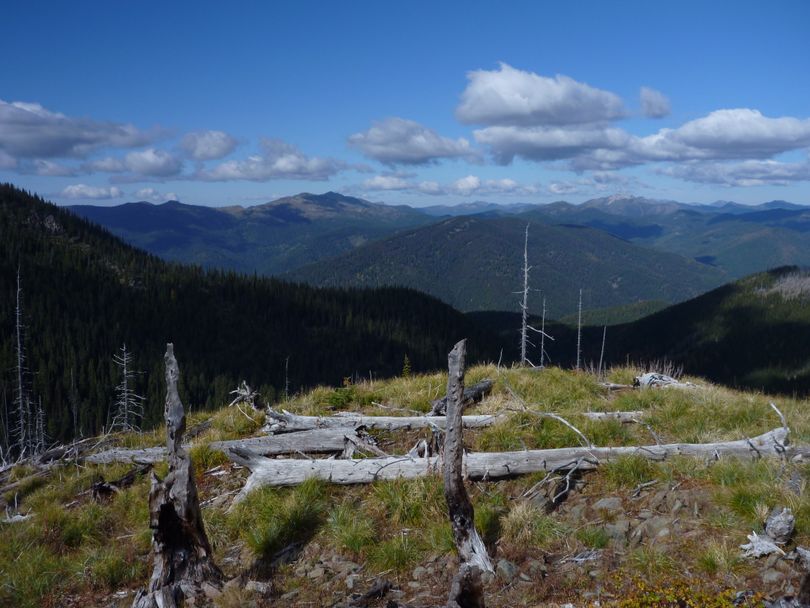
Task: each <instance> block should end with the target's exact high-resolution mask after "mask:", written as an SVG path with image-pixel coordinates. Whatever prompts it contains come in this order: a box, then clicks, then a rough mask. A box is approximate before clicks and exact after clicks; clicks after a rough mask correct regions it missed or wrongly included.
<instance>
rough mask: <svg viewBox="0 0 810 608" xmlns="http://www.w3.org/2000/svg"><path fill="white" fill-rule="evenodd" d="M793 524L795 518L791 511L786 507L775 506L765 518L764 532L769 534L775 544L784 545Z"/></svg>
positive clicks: (790, 533) (791, 531)
mask: <svg viewBox="0 0 810 608" xmlns="http://www.w3.org/2000/svg"><path fill="white" fill-rule="evenodd" d="M795 526H796V518H795V517H793V512H792V511H791V510H790V509H789V508H788V507H784V508H783V509H778V508H777V509H774V510H773V511H772V512H771V514H770V515H769V516H768V519H767V520H765V534H767V535H768V536H770V537H771V539H772V540H773V542H775V543H776V544H778V545H784V544H785V543H786V542H788V541H789V540H790V537H791V536H792V535H793V529H794V528H795Z"/></svg>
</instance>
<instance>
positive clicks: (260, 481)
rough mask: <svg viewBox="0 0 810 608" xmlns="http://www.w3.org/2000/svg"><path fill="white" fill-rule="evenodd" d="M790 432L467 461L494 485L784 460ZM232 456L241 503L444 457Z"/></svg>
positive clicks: (470, 473) (387, 474)
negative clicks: (653, 467)
mask: <svg viewBox="0 0 810 608" xmlns="http://www.w3.org/2000/svg"><path fill="white" fill-rule="evenodd" d="M787 436H788V430H787V429H786V428H783V427H779V428H777V429H774V430H772V431H768V432H767V433H764V434H762V435H759V436H757V437H752V438H750V439H738V440H736V441H721V442H717V443H671V444H666V445H648V446H639V447H634V446H627V447H603V448H599V447H592V448H582V447H575V448H553V449H547V450H523V451H519V452H472V453H469V454H467V455H466V457H465V459H464V473H465V476H466V477H467V478H469V479H473V480H482V481H485V480H494V479H502V478H507V477H513V476H515V475H525V474H528V473H537V472H541V471H546V472H548V471H561V470H566V468H570V467H573V466H575V465H576V466H578V468H579V469H580V470H583V469H594V468H596V467H597V466H599V464H603V463H605V462H609V461H611V460H615V459H616V458H618V457H620V456H627V455H631V454H638V455H640V456H644V457H645V458H649V459H651V460H665V459H667V458H669V457H672V456H697V457H703V458H720V457H726V456H736V457H741V458H760V457H781V456H787V457H790V456H791V455H792V450H790V449H787V448H785V442H786V440H787ZM227 455H228V456H229V457H230V458H231V459H232V460H233V461H234V462H236V463H238V464H240V465H243V466H245V467H247V468H248V469H250V471H251V475H250V477H248V479H247V482H246V483H245V487H244V488H243V489H242V491H241V492H240V494H239V495H238V496H237V500H240V499H241V498H243V497H244V496H246V495H247V493H248V492H250V491H251V490H253V489H254V488H259V487H262V486H292V485H297V484H300V483H302V482H303V481H305V480H307V479H310V478H317V479H323V480H325V481H328V482H331V483H336V484H356V483H371V482H374V481H378V480H382V479H397V478H403V479H414V478H417V477H425V476H427V475H432V474H436V473H438V472H440V471H441V467H442V463H441V460H440V459H439V457H437V456H431V457H428V458H417V457H410V456H389V457H388V458H367V459H363V460H323V459H318V460H292V459H269V458H265V457H263V456H261V455H259V454H256V453H254V452H251V451H250V450H243V449H239V448H235V449H230V450H228V452H227Z"/></svg>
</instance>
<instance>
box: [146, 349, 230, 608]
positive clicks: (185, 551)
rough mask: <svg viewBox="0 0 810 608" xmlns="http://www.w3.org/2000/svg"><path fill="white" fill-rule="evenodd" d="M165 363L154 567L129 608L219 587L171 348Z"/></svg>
mask: <svg viewBox="0 0 810 608" xmlns="http://www.w3.org/2000/svg"><path fill="white" fill-rule="evenodd" d="M164 359H165V362H166V408H165V410H164V412H165V416H166V447H167V449H168V457H169V473H168V474H167V475H166V478H165V479H164V480H163V481H160V480H159V479H158V477H157V475H155V474H154V472H153V473H152V488H151V490H150V491H149V527H150V528H152V547H153V548H154V551H155V564H154V570H153V571H152V579H151V580H150V581H149V588H148V590H141V591H139V592H138V594H137V595H136V596H135V601H134V602H133V604H132V606H133V608H174V607H177V606H181V605H182V603H183V600H184V599H185V598H190V597H194V596H198V595H202V594H205V593H216V592H217V591H218V589H219V588H220V586H221V584H222V572H221V571H220V569H219V568H218V567H217V566H216V564H215V563H214V561H213V558H212V557H211V545H210V544H209V542H208V537H207V536H206V534H205V528H204V527H203V521H202V514H201V513H200V503H199V500H198V498H197V487H196V485H195V483H194V470H193V467H192V464H191V459H190V458H189V456H188V454H186V452H185V450H184V449H183V433H184V431H185V429H186V414H185V412H184V411H183V404H182V403H181V401H180V396H179V395H178V393H177V380H178V377H179V375H180V370H179V369H178V366H177V360H176V359H175V358H174V347H173V346H172V344H167V345H166V355H165V357H164Z"/></svg>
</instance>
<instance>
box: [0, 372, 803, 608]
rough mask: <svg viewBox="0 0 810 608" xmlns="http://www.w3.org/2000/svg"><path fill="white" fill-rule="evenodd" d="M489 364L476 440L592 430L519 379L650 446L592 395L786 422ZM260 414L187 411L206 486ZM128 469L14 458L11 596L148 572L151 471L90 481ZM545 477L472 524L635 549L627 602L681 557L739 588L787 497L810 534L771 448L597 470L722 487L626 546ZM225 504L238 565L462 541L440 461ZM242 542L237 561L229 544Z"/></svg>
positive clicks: (675, 588) (1, 572)
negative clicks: (294, 550)
mask: <svg viewBox="0 0 810 608" xmlns="http://www.w3.org/2000/svg"><path fill="white" fill-rule="evenodd" d="M635 373H637V370H634V369H632V368H620V369H616V370H611V372H610V373H609V378H610V379H611V380H612V381H616V382H624V383H626V382H628V381H630V380H631V379H632V376H633V375H634V374H635ZM484 377H489V378H492V379H493V380H494V381H495V385H494V389H493V392H492V395H491V396H489V397H488V398H486V399H485V400H484V401H483V403H481V404H478V405H476V406H474V407H472V408H471V410H470V413H483V412H488V413H493V412H503V411H507V412H509V418H508V419H507V420H506V421H504V422H501V423H499V424H497V425H495V426H492V427H489V428H486V429H481V430H479V431H467V432H465V442H466V444H467V447H468V449H470V450H488V451H494V450H499V451H500V450H522V449H527V448H528V449H533V448H550V447H566V446H575V445H579V443H580V441H579V438H578V437H577V435H576V434H575V433H573V432H572V431H571V430H570V429H568V428H567V427H565V426H564V425H562V424H560V423H559V422H558V421H555V420H553V419H549V418H544V417H541V416H537V415H535V414H533V413H531V412H528V411H520V410H521V409H522V408H523V403H520V402H517V401H515V400H514V399H512V398H511V396H510V394H509V389H512V390H514V391H515V392H516V393H517V394H518V395H520V396H521V398H522V400H523V402H525V406H526V407H527V408H529V409H531V410H537V411H552V412H555V413H558V414H560V415H562V416H564V417H565V418H566V419H567V420H569V421H570V422H572V423H573V424H575V425H576V426H577V427H578V428H579V429H581V430H582V431H583V432H584V433H585V435H586V436H587V437H588V438H589V439H590V440H591V441H592V442H593V443H594V444H596V445H603V446H622V445H649V444H652V443H654V440H653V437H652V435H651V434H650V432H649V430H648V429H647V428H645V427H644V426H643V425H638V424H621V423H618V422H616V421H601V422H597V421H591V420H589V419H587V418H585V417H584V416H583V415H582V414H583V412H587V411H620V410H643V411H644V412H645V417H644V421H645V422H646V423H648V424H649V425H650V426H651V428H652V429H653V430H654V431H655V433H656V434H658V435H659V436H660V437H661V439H662V440H663V441H666V442H670V441H673V442H674V441H701V442H702V441H719V440H724V439H738V438H741V437H744V436H750V435H755V434H759V433H762V432H764V431H767V430H769V429H771V428H774V427H776V426H778V425H779V420H778V418H777V417H776V415H775V414H774V413H773V411H772V410H771V409H770V407H769V406H768V401H769V399H768V398H767V397H766V396H764V395H761V394H757V393H740V392H735V391H730V390H726V389H724V388H721V387H716V386H711V385H708V384H705V383H703V382H702V381H700V380H696V379H692V380H693V381H695V382H697V383H699V384H701V385H702V386H703V388H701V389H697V390H686V391H681V390H649V391H628V392H623V393H619V394H615V395H607V394H606V392H605V391H604V390H603V389H602V388H600V387H599V385H598V383H597V382H596V380H595V378H594V377H593V376H591V375H588V374H586V373H582V372H571V371H564V370H559V369H555V368H547V369H544V370H539V371H538V370H519V369H500V370H498V369H497V368H496V367H495V366H492V365H489V366H479V367H474V368H472V369H471V370H470V371H469V373H468V376H467V380H468V382H469V383H472V382H475V381H478V380H480V379H483V378H484ZM445 386H446V376H445V375H444V374H429V375H422V376H411V377H409V378H397V379H394V380H391V381H386V382H380V381H364V382H358V383H356V384H348V385H346V386H342V387H339V388H326V387H321V388H318V389H315V390H313V391H311V392H309V393H307V394H305V395H301V396H297V397H295V398H293V399H291V400H290V401H289V402H287V403H285V404H284V408H285V409H288V410H290V411H293V412H296V413H301V414H319V415H326V414H331V413H335V412H337V411H358V412H364V413H367V414H377V415H383V414H384V415H407V413H408V412H407V411H405V410H411V411H420V412H423V411H427V409H428V408H429V406H430V402H431V400H433V399H435V398H437V397H440V396H441V395H443V393H444V391H445ZM377 404H383V405H386V406H388V408H394V407H399V408H403V410H397V409H385V408H381V407H379V405H377ZM778 406H779V408H780V409H781V410H782V411H783V412H784V413H785V415H786V417H787V419H788V421H789V424H790V426H791V431H792V433H793V440H794V441H795V442H806V441H810V403H808V402H807V401H803V400H791V399H784V398H780V399H779V401H778ZM247 414H248V415H246V414H245V413H243V412H240V411H239V410H238V409H236V408H223V409H221V410H219V411H217V412H214V413H199V414H194V416H193V417H192V419H191V420H190V421H189V426H190V427H191V426H194V425H196V424H199V423H201V422H204V421H207V422H209V423H210V425H209V426H208V428H207V430H204V431H203V432H202V433H200V434H199V435H198V436H197V437H196V438H194V439H193V441H192V447H191V450H190V453H191V456H192V459H193V461H194V464H195V468H196V471H197V474H198V480H199V482H200V495H201V498H202V499H203V500H206V499H209V498H213V497H217V496H219V495H221V494H224V493H225V491H226V490H233V489H235V488H237V487H239V484H240V483H241V481H240V479H239V476H238V474H234V475H233V476H224V477H223V478H214V477H212V476H204V475H203V472H204V471H205V470H207V469H210V468H213V467H215V466H218V465H223V464H225V466H228V465H227V464H226V459H225V457H224V456H223V455H222V454H221V453H219V452H217V451H213V450H211V449H210V447H209V446H208V444H209V443H210V442H211V441H215V440H226V439H233V438H238V437H246V436H250V435H253V434H256V433H257V432H259V430H260V428H261V426H262V424H263V423H264V415H263V414H262V413H257V412H252V411H251V412H247ZM382 438H383V440H384V442H385V449H386V450H387V451H389V452H391V453H395V452H399V451H401V448H402V447H403V445H404V443H405V442H406V439H403V438H402V437H399V436H394V435H393V434H383V436H382ZM412 440H413V437H412V436H408V437H407V441H409V442H411V443H412ZM114 442H115V444H116V445H121V446H128V447H142V446H147V445H159V444H161V443H162V442H163V430H162V429H157V430H156V431H154V432H150V433H142V434H121V435H118V436H116V437H115V438H114ZM408 447H410V446H408ZM129 469H130V467H129V466H128V465H110V466H105V467H86V468H84V467H76V466H65V467H57V468H55V469H54V470H53V472H52V474H51V476H50V477H37V476H36V475H35V471H34V470H33V469H31V468H30V467H17V468H15V469H14V470H13V471H12V473H11V479H10V482H14V481H19V482H21V483H20V484H19V486H18V487H17V488H16V489H15V490H14V492H13V493H14V494H15V495H16V497H17V500H18V501H19V503H20V508H21V510H22V512H29V511H30V512H32V513H33V514H34V517H33V518H32V519H30V520H28V521H25V522H21V523H17V524H13V525H3V524H0V580H2V581H3V584H2V585H0V605H9V606H22V607H28V606H31V607H33V606H41V605H62V604H64V603H65V602H64V601H63V598H65V597H68V596H71V595H82V594H85V595H86V594H89V593H93V594H94V596H97V597H103V596H104V595H105V594H108V593H110V592H112V591H114V590H118V589H121V588H123V587H134V586H138V585H142V584H144V583H145V581H146V580H147V577H148V572H147V570H148V564H149V560H148V554H149V543H150V531H149V529H148V527H147V523H148V512H147V494H148V485H149V482H148V479H147V478H142V479H140V480H138V481H137V482H136V483H135V485H134V486H132V487H131V488H129V489H127V490H125V491H123V492H121V493H119V494H117V495H116V496H114V497H113V498H112V499H111V500H110V501H108V502H105V503H102V504H94V503H92V502H90V499H89V496H87V495H83V494H82V493H83V492H85V491H86V490H87V489H88V488H89V487H90V485H91V484H92V483H93V481H95V480H96V479H97V478H98V476H99V475H102V476H104V478H106V479H115V478H118V477H121V476H122V475H124V473H126V472H127V471H128V470H129ZM155 470H156V472H157V473H158V475H159V476H161V477H162V476H164V475H165V474H166V465H165V464H161V465H158V466H156V467H155ZM796 475H798V476H799V480H798V482H797V481H796V480H795V479H794V480H793V482H791V484H788V481H789V480H790V479H791V477H795V476H796ZM540 477H542V476H540ZM540 477H538V476H526V477H523V478H517V479H514V480H508V481H501V482H492V483H479V484H469V485H468V487H469V490H470V494H471V498H472V500H473V503H474V505H475V513H476V526H477V528H478V530H479V532H480V534H481V536H482V538H483V539H484V542H485V543H486V545H487V546H488V548H489V549H490V551H492V552H493V554H494V555H495V556H496V557H497V558H499V557H506V558H507V559H512V560H515V561H516V562H518V563H521V560H524V559H528V558H530V557H540V556H542V555H545V554H549V555H557V556H559V555H564V554H571V553H573V552H575V551H580V550H582V549H586V548H587V549H605V550H607V551H608V553H609V552H610V551H613V550H614V549H616V548H618V550H619V553H620V555H622V556H623V557H621V559H622V560H623V561H622V568H620V569H619V571H620V572H621V573H622V576H623V577H624V579H622V580H621V581H616V582H614V583H611V584H612V585H613V586H614V588H616V589H622V590H623V592H627V594H628V595H627V597H628V598H633V599H632V602H635V603H626V604H625V605H626V606H628V608H629V607H632V606H654V605H659V604H655V603H654V601H655V598H659V599H660V598H662V597H675V596H677V595H678V594H679V593H681V591H682V586H680V585H681V583H680V582H679V580H678V576H679V574H678V573H679V572H682V571H689V572H692V573H699V574H700V576H701V577H702V578H703V579H705V581H707V585H708V586H709V587H711V585H714V587H711V588H712V589H714V595H712V594H711V593H709V592H707V593H706V595H705V596H704V599H705V600H706V602H707V603H705V604H703V605H705V606H726V605H729V604H728V603H725V604H724V603H720V600H719V599H717V598H720V597H721V594H719V593H718V592H717V589H719V587H718V585H720V583H719V582H717V581H723V580H726V577H728V576H737V577H743V576H747V575H748V566H747V563H746V562H744V561H741V560H740V559H739V550H738V548H737V546H738V545H739V543H740V542H744V540H745V534H746V533H750V531H751V530H756V531H760V530H761V529H762V521H763V519H764V515H766V514H767V513H768V511H769V510H770V509H772V508H774V507H775V506H788V507H790V508H791V509H793V511H794V513H795V514H796V518H797V532H796V543H798V544H804V545H807V544H808V543H810V499H808V494H807V491H806V486H807V481H808V480H809V479H810V466H808V465H790V466H784V467H783V466H782V465H781V464H780V463H777V462H771V461H765V460H762V461H747V460H746V461H736V460H721V461H719V462H711V463H707V462H704V461H700V460H695V459H691V458H685V457H683V458H673V459H671V460H668V461H666V462H663V463H652V462H650V461H648V460H646V459H644V458H643V457H641V456H639V455H636V456H626V457H623V458H619V459H616V460H615V461H612V462H610V463H607V464H605V465H604V466H603V467H601V468H600V469H599V470H598V471H596V472H593V473H589V474H588V475H587V476H586V490H585V491H586V492H592V493H593V496H594V497H596V496H604V495H605V494H614V495H619V496H622V497H625V498H623V502H624V503H625V504H626V505H627V506H628V508H634V506H633V501H632V500H627V498H626V497H628V496H629V494H630V492H631V491H632V490H633V489H634V488H636V487H637V486H638V485H639V484H643V483H645V482H647V481H652V480H657V481H658V484H656V485H655V486H652V488H653V489H651V491H650V493H651V494H652V493H655V492H658V491H659V489H661V488H666V487H671V486H674V485H677V484H680V485H681V486H682V487H684V488H691V489H693V490H694V491H695V492H699V493H700V494H701V496H705V502H707V503H710V504H708V506H705V507H704V506H701V508H700V517H701V522H702V523H701V524H700V525H701V526H702V528H701V530H700V532H701V536H700V539H701V542H700V544H699V546H696V545H695V544H694V543H693V544H688V543H686V541H684V542H683V543H680V539H677V538H675V539H672V541H671V542H670V544H671V546H670V547H669V548H668V549H667V550H663V549H662V548H661V547H658V546H656V545H642V546H639V547H633V548H630V546H629V545H627V544H624V543H618V544H617V541H616V540H615V539H613V538H612V537H611V535H610V534H609V533H608V532H607V531H606V528H605V525H606V524H609V523H613V522H615V520H616V519H617V518H613V519H610V520H609V519H606V518H604V517H603V515H601V514H593V513H590V514H589V513H586V514H585V515H583V516H582V517H581V518H580V519H576V520H566V519H565V516H564V515H561V514H560V513H559V512H556V513H553V514H546V513H545V512H544V511H543V510H542V509H540V508H538V507H536V506H533V505H532V504H531V503H528V502H526V501H525V500H522V499H521V496H522V495H523V494H524V493H525V491H526V490H527V489H528V488H530V487H531V486H532V485H533V484H534V483H536V482H537V481H538V480H539V478H540ZM794 482H795V483H794ZM797 484H798V485H797ZM797 487H798V490H796V488H797ZM4 498H5V499H6V500H8V499H13V498H14V496H5V497H4ZM226 507H227V502H226V503H225V504H221V505H219V506H210V507H206V508H204V509H203V518H204V521H205V525H206V530H207V532H208V535H209V539H210V540H211V543H212V546H213V548H214V551H215V556H216V558H217V560H218V561H219V562H220V563H224V564H230V565H228V566H227V567H226V569H230V570H229V571H228V572H229V574H235V573H236V571H238V569H239V568H240V567H243V566H244V565H246V564H247V563H250V562H252V561H253V560H255V559H257V558H259V559H262V560H271V559H272V557H273V556H274V555H275V554H277V552H278V551H279V550H281V549H283V548H285V547H286V546H288V545H290V544H292V543H301V544H302V545H304V546H306V544H307V543H317V546H318V552H319V554H321V553H323V554H330V553H337V554H340V555H342V556H344V557H345V558H346V559H350V560H352V561H355V562H357V563H358V564H361V565H363V567H364V569H365V572H367V573H369V575H373V574H375V573H379V572H386V573H387V574H386V576H390V577H394V578H399V579H400V580H404V577H405V576H407V575H408V574H409V572H410V571H411V570H412V569H413V568H414V567H415V566H416V565H420V564H424V563H431V560H434V559H436V558H440V559H443V558H446V557H448V556H450V555H452V554H453V553H454V551H455V549H454V545H453V541H452V534H451V530H450V525H449V522H448V521H447V513H446V504H445V501H444V495H443V487H442V482H441V479H440V478H439V477H427V478H423V479H418V480H407V481H406V480H394V481H385V482H378V483H375V484H373V485H368V486H357V487H334V486H328V485H325V484H323V483H316V482H308V483H305V484H303V485H301V486H299V487H296V488H287V489H270V488H267V489H262V490H258V491H256V492H254V493H252V494H251V495H250V496H248V497H247V499H246V500H245V501H244V502H243V503H242V504H241V505H240V506H239V507H237V508H236V509H235V510H234V511H233V512H231V513H228V512H226V511H225V509H226ZM667 508H669V507H667ZM691 516H692V511H691V509H690V510H689V511H688V512H685V513H684V518H688V517H691ZM634 525H635V524H634ZM690 542H693V541H690ZM679 543H680V544H679ZM312 546H315V545H314V544H313V545H312ZM234 555H236V556H238V557H241V560H233V556H234ZM226 557H227V558H228V559H226ZM292 571H293V569H290V570H289V572H288V571H287V570H283V571H282V573H281V574H280V576H282V575H283V580H285V581H289V585H290V586H291V587H292V588H295V586H296V585H300V586H301V588H302V589H303V590H305V589H307V585H310V586H311V585H312V584H313V583H312V582H311V581H307V580H306V578H305V577H304V578H296V577H295V576H294V575H293V574H292ZM633 572H635V573H643V574H644V576H645V577H647V578H648V579H649V581H653V583H649V584H647V585H646V586H644V587H643V588H641V587H635V588H628V586H627V585H628V582H627V581H628V580H630V579H629V578H628V577H630V575H631V574H632V573H633ZM712 581H714V582H712ZM590 584H591V583H590V579H587V578H585V579H583V580H576V581H573V582H571V581H569V582H568V583H566V585H567V586H565V585H564V586H563V587H561V588H566V589H574V588H585V587H586V586H588V585H590ZM707 588H708V587H707ZM229 593H231V594H232V595H233V597H230V596H228V597H224V598H222V599H221V601H220V604H221V605H223V606H225V605H240V604H239V602H247V604H248V605H250V603H251V602H253V601H255V598H252V597H248V595H249V594H248V595H244V594H239V593H237V592H229ZM234 594H235V595H234ZM627 601H628V602H630V601H631V600H627ZM229 602H230V604H229ZM683 605H691V604H688V603H686V604H683Z"/></svg>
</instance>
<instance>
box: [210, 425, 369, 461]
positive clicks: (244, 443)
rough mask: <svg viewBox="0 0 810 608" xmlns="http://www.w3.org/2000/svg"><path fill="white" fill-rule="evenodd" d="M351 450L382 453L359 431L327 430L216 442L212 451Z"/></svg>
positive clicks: (287, 451)
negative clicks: (239, 449) (233, 449)
mask: <svg viewBox="0 0 810 608" xmlns="http://www.w3.org/2000/svg"><path fill="white" fill-rule="evenodd" d="M352 446H353V447H354V448H356V449H358V450H360V451H364V450H365V451H369V452H373V453H379V449H377V448H376V443H375V442H374V440H373V439H372V438H371V437H369V435H368V433H366V432H365V431H363V430H362V429H360V428H357V429H350V428H331V429H330V428H326V429H313V430H311V431H299V432H297V433H282V434H280V435H267V436H264V437H250V438H249V439H233V440H231V441H213V442H211V443H210V444H209V447H210V448H211V449H212V450H219V451H221V452H227V450H229V449H231V448H243V449H247V450H251V451H253V452H256V453H258V454H262V455H264V456H278V455H282V454H295V453H301V454H330V453H335V452H343V451H346V450H347V448H349V449H351V448H352Z"/></svg>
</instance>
